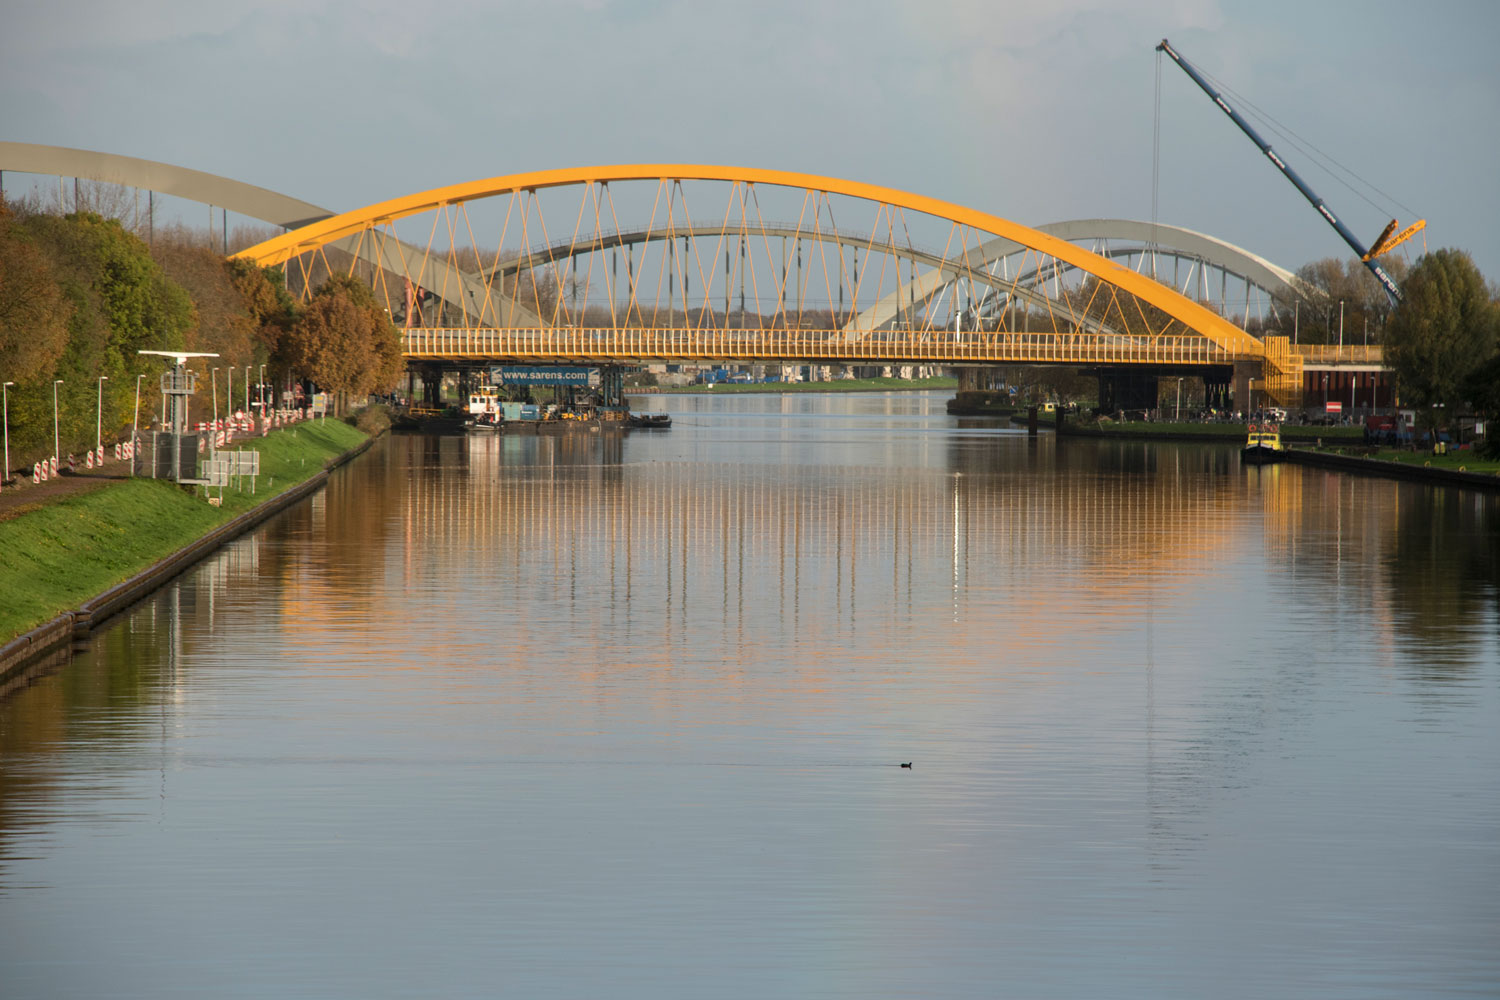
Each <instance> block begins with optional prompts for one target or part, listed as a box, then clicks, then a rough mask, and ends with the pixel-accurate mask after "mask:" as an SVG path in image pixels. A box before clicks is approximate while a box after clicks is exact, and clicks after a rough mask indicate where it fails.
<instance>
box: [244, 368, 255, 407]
mask: <svg viewBox="0 0 1500 1000" xmlns="http://www.w3.org/2000/svg"><path fill="white" fill-rule="evenodd" d="M245 412H246V413H250V412H253V411H251V409H250V366H249V365H246V366H245Z"/></svg>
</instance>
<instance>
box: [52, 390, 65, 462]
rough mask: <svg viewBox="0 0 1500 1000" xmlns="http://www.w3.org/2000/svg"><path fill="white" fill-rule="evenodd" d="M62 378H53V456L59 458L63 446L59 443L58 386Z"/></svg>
mask: <svg viewBox="0 0 1500 1000" xmlns="http://www.w3.org/2000/svg"><path fill="white" fill-rule="evenodd" d="M62 382H63V380H62V379H60V378H59V379H53V380H52V457H53V458H57V457H58V452H60V451H62V446H61V445H60V444H59V443H58V434H57V387H58V386H60V385H62Z"/></svg>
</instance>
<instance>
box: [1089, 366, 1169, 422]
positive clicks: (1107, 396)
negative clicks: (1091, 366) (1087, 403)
mask: <svg viewBox="0 0 1500 1000" xmlns="http://www.w3.org/2000/svg"><path fill="white" fill-rule="evenodd" d="M1157 391H1158V387H1157V377H1156V374H1155V373H1152V372H1139V371H1120V370H1113V371H1102V372H1100V373H1099V411H1100V412H1101V413H1116V412H1118V411H1120V410H1154V409H1156V396H1157Z"/></svg>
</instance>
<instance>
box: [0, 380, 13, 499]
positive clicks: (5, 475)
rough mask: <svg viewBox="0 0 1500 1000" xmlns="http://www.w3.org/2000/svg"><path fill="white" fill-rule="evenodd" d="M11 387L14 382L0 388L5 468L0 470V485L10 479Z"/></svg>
mask: <svg viewBox="0 0 1500 1000" xmlns="http://www.w3.org/2000/svg"><path fill="white" fill-rule="evenodd" d="M13 385H15V383H14V382H6V383H5V385H4V386H0V392H3V393H4V394H5V398H4V401H3V405H4V408H5V468H3V469H0V483H3V482H5V481H6V480H7V479H9V478H10V387H11V386H13Z"/></svg>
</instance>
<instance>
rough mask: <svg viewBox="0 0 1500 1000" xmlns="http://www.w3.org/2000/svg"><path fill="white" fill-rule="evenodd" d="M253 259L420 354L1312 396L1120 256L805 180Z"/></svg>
mask: <svg viewBox="0 0 1500 1000" xmlns="http://www.w3.org/2000/svg"><path fill="white" fill-rule="evenodd" d="M336 245H337V246H336ZM397 245H399V246H401V247H403V248H406V249H404V250H403V251H401V252H392V251H391V250H390V248H391V247H392V246H397ZM338 247H342V248H343V249H342V250H340V249H338ZM410 248H416V249H417V250H418V251H419V252H418V253H416V254H413V253H411V252H410ZM239 256H241V257H245V258H248V259H251V260H255V261H257V262H259V263H261V264H266V265H278V264H280V265H286V266H287V268H288V277H289V284H291V285H292V287H294V288H300V289H301V290H303V291H304V292H305V291H308V290H310V289H311V288H312V287H314V286H315V285H316V284H317V283H318V282H319V281H320V280H321V277H322V276H325V275H327V274H329V273H334V272H344V273H358V274H361V275H362V276H364V277H365V278H366V279H367V280H369V281H370V283H371V285H372V286H373V287H374V288H375V289H376V292H377V295H378V296H379V297H381V298H383V300H384V301H385V304H386V306H387V308H388V309H389V310H390V311H391V314H392V316H393V317H394V318H396V319H397V320H398V322H399V323H400V325H401V326H402V327H403V336H404V344H405V352H406V354H407V356H408V357H410V358H412V359H421V360H432V361H448V362H459V363H462V362H504V361H530V362H558V363H564V362H582V363H590V364H609V363H618V364H632V363H643V362H652V361H668V362H673V361H680V362H698V361H702V362H708V361H735V362H763V363H789V364H790V363H862V364H945V365H967V364H974V365H984V364H996V363H1053V364H1078V365H1083V366H1099V367H1106V366H1108V367H1128V366H1158V367H1160V366H1175V367H1178V368H1179V369H1180V368H1193V367H1205V368H1206V367H1212V366H1220V367H1222V366H1228V365H1234V364H1245V363H1253V364H1257V365H1259V366H1261V369H1262V371H1261V373H1260V374H1259V379H1260V382H1261V385H1262V386H1263V387H1264V389H1265V390H1266V391H1267V392H1268V393H1269V394H1270V395H1272V396H1273V397H1276V398H1286V397H1287V396H1289V395H1291V394H1292V393H1294V392H1295V389H1296V387H1297V386H1298V385H1300V359H1299V358H1298V357H1297V356H1296V355H1294V354H1293V353H1292V352H1291V351H1290V349H1289V348H1288V346H1287V344H1286V341H1285V338H1277V337H1268V338H1266V339H1265V340H1264V341H1262V340H1259V339H1256V338H1255V337H1252V336H1250V335H1249V334H1247V333H1246V332H1245V331H1244V330H1243V329H1241V328H1240V327H1239V326H1237V325H1235V324H1234V323H1233V322H1231V321H1229V320H1227V319H1225V318H1223V317H1222V316H1220V315H1218V314H1217V313H1215V312H1214V311H1213V310H1211V309H1208V308H1205V307H1204V306H1203V305H1200V304H1198V303H1197V302H1194V301H1193V300H1191V299H1189V298H1188V297H1186V296H1185V295H1183V294H1181V293H1180V292H1179V291H1177V290H1175V289H1173V288H1170V287H1168V286H1166V285H1165V284H1162V283H1160V282H1158V281H1156V280H1153V279H1152V278H1151V277H1150V276H1149V275H1147V274H1144V273H1141V272H1140V271H1137V270H1134V269H1132V268H1131V267H1127V266H1125V265H1124V264H1122V263H1120V262H1119V261H1117V260H1114V259H1110V258H1109V257H1105V256H1101V255H1099V254H1096V253H1093V252H1090V251H1089V250H1088V249H1085V248H1083V247H1080V246H1078V245H1076V244H1075V243H1073V242H1069V241H1068V240H1067V239H1064V238H1061V237H1059V236H1057V235H1053V234H1050V233H1047V232H1043V231H1041V230H1037V229H1031V228H1028V227H1025V226H1022V225H1019V224H1017V223H1014V222H1011V221H1009V220H1006V219H1003V218H1000V217H998V216H994V215H990V214H987V213H983V212H978V211H975V210H973V209H968V208H965V207H963V206H959V205H954V204H951V203H948V202H942V201H939V200H937V199H933V198H927V197H924V196H921V195H916V194H910V193H907V192H900V191H895V190H891V189H888V188H881V187H876V186H874V185H868V184H861V183H857V182H852V181H844V180H839V179H835V178H829V177H819V176H814V175H807V174H797V173H787V172H782V171H769V170H754V169H746V168H732V167H714V166H696V165H680V164H651V165H641V166H620V167H597V168H584V169H570V170H553V171H542V172H537V173H527V174H516V175H510V176H506V177H496V178H490V179H486V180H480V181H473V182H470V183H466V184H458V185H452V186H448V187H443V188H436V189H433V190H430V191H425V192H421V193H418V194H414V195H409V196H407V197H404V198H397V199H393V200H391V201H387V202H383V203H380V204H377V205H372V206H369V207H367V208H363V209H359V210H356V211H353V212H348V213H344V214H342V215H337V216H332V217H330V218H327V219H322V220H318V221H315V222H312V223H310V224H308V225H306V226H303V227H301V228H299V229H296V230H293V231H292V232H289V233H286V234H283V235H281V236H278V237H275V238H273V239H270V240H267V241H265V242H264V243H261V244H259V245H257V246H255V247H251V248H249V249H247V250H245V251H242V252H241V253H240V254H239ZM1127 259H1128V258H1127ZM456 282H461V286H459V287H450V285H452V284H454V283H456ZM429 295H430V296H431V299H430V300H429V298H428V297H429Z"/></svg>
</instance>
